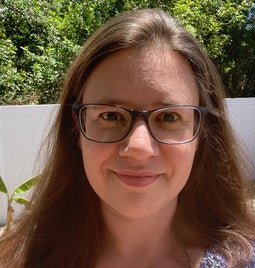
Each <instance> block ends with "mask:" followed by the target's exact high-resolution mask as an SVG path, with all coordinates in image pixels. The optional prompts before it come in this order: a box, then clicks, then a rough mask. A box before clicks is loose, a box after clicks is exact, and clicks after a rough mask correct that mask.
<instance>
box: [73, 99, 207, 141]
mask: <svg viewBox="0 0 255 268" xmlns="http://www.w3.org/2000/svg"><path fill="white" fill-rule="evenodd" d="M72 110H73V112H74V113H75V114H76V116H77V119H78V122H79V127H80V131H81V133H82V134H83V135H84V136H85V137H86V138H87V139H89V140H92V141H95V142H102V143H112V142H118V141H121V140H123V139H124V138H125V137H127V136H128V134H129V133H130V131H131V129H132V127H133V125H134V123H135V121H136V118H138V117H141V118H142V119H143V120H144V122H145V124H146V126H147V128H148V130H149V132H150V134H151V136H152V137H153V138H154V139H155V140H157V141H158V142H160V143H164V144H183V143H187V142H191V141H192V140H194V139H195V138H196V137H197V135H198V133H199V129H200V127H201V124H202V121H203V118H204V116H205V115H206V113H207V112H208V111H209V109H208V108H206V107H200V106H192V105H177V106H166V107H163V108H159V109H154V110H149V111H135V110H129V109H126V108H123V107H120V106H117V105H105V104H75V105H73V106H72Z"/></svg>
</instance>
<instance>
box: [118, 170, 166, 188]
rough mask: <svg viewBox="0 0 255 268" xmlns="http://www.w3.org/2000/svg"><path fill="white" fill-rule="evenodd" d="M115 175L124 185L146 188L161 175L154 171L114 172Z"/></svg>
mask: <svg viewBox="0 0 255 268" xmlns="http://www.w3.org/2000/svg"><path fill="white" fill-rule="evenodd" d="M113 172H114V174H115V175H116V176H117V177H118V179H120V180H121V181H122V182H123V183H125V184H126V185H128V186H132V187H145V186H148V185H150V184H152V183H153V182H154V181H155V180H157V179H158V177H159V176H160V175H161V174H160V173H156V172H152V171H130V170H124V171H113Z"/></svg>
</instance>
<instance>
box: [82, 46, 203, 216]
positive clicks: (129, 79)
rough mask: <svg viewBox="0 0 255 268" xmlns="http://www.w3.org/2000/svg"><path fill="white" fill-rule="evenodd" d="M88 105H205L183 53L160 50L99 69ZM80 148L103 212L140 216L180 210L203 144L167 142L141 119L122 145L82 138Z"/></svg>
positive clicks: (129, 55) (125, 53)
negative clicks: (156, 136) (180, 199)
mask: <svg viewBox="0 0 255 268" xmlns="http://www.w3.org/2000/svg"><path fill="white" fill-rule="evenodd" d="M83 103H86V104H89V103H97V104H115V105H120V106H122V107H124V108H127V109H134V110H138V111H142V110H150V109H155V108H160V107H165V106H167V105H178V104H185V105H199V95H198V88H197V84H196V81H195V78H194V75H193V72H192V69H191V67H190V65H189V64H188V63H187V62H186V60H185V58H184V57H183V56H182V55H180V54H178V53H177V52H174V51H169V50H164V49H158V48H143V49H140V50H139V49H125V50H121V51H118V52H115V53H113V54H112V55H110V56H108V57H107V58H106V59H105V60H103V61H102V62H101V63H100V64H99V65H98V66H97V67H96V68H95V69H94V71H93V72H92V73H91V75H90V76H89V78H88V81H87V83H86V88H85V91H84V95H83ZM79 144H80V147H81V150H82V156H83V163H84V168H85V171H86V174H87V178H88V180H89V182H90V184H91V186H92V188H93V189H94V191H95V192H96V193H97V195H98V196H99V198H100V199H101V201H102V202H101V203H102V209H103V210H104V209H105V210H107V209H108V210H109V209H110V210H112V211H114V212H116V213H117V214H118V215H122V216H125V217H135V218H136V217H147V216H152V215H157V213H160V212H161V211H162V212H163V211H164V210H165V209H167V210H171V211H173V212H174V211H175V208H176V206H177V199H178V194H179V193H180V191H181V190H182V189H183V187H184V186H185V184H186V182H187V180H188V177H189V174H190V171H191V168H192V164H193V159H194V155H195V152H196V147H197V140H196V139H195V140H193V141H192V142H189V143H186V144H181V145H166V144H161V143H159V142H157V141H156V140H155V139H153V138H152V137H151V135H150V133H149V131H148V129H147V127H146V124H145V122H144V121H143V120H142V119H141V118H137V119H136V121H135V124H134V126H133V128H132V130H131V131H130V133H129V135H128V136H127V137H126V138H125V139H123V140H122V141H119V142H115V143H97V142H93V141H89V140H88V139H86V138H85V137H84V136H82V134H80V140H79Z"/></svg>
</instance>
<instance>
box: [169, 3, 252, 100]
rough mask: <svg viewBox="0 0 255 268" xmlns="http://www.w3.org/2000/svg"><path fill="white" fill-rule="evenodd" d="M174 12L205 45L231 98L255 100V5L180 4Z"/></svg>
mask: <svg viewBox="0 0 255 268" xmlns="http://www.w3.org/2000/svg"><path fill="white" fill-rule="evenodd" d="M171 12H172V13H173V15H174V16H176V17H177V18H179V19H180V20H181V21H182V22H183V25H184V26H185V27H186V28H187V29H188V30H189V31H190V32H191V33H192V34H194V35H195V36H196V37H197V38H198V39H199V40H200V42H201V43H202V44H203V46H204V47H205V49H206V50H207V52H208V53H209V55H210V56H211V58H212V59H213V61H214V62H215V63H216V65H217V66H218V69H219V71H220V73H221V75H222V78H223V81H224V84H225V86H226V89H227V91H228V92H229V95H230V96H231V97H245V96H255V72H254V71H253V69H254V67H253V66H254V64H255V51H254V49H255V4H254V3H253V1H252V0H243V1H242V0H241V1H240V0H235V1H230V0H228V1H223V0H213V1H211V0H201V1H200V0H195V1H190V0H177V1H175V4H174V7H173V8H172V9H171Z"/></svg>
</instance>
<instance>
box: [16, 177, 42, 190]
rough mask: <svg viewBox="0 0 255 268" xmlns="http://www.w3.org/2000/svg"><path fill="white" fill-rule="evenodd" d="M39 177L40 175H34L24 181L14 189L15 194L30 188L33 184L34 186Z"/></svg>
mask: <svg viewBox="0 0 255 268" xmlns="http://www.w3.org/2000/svg"><path fill="white" fill-rule="evenodd" d="M39 177H40V175H37V176H35V177H32V178H31V179H28V180H26V181H24V182H23V183H22V184H20V185H19V186H18V187H17V188H16V189H15V190H14V192H13V194H21V193H24V192H26V191H28V190H30V189H31V188H32V186H34V185H35V184H36V183H37V181H38V178H39Z"/></svg>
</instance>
